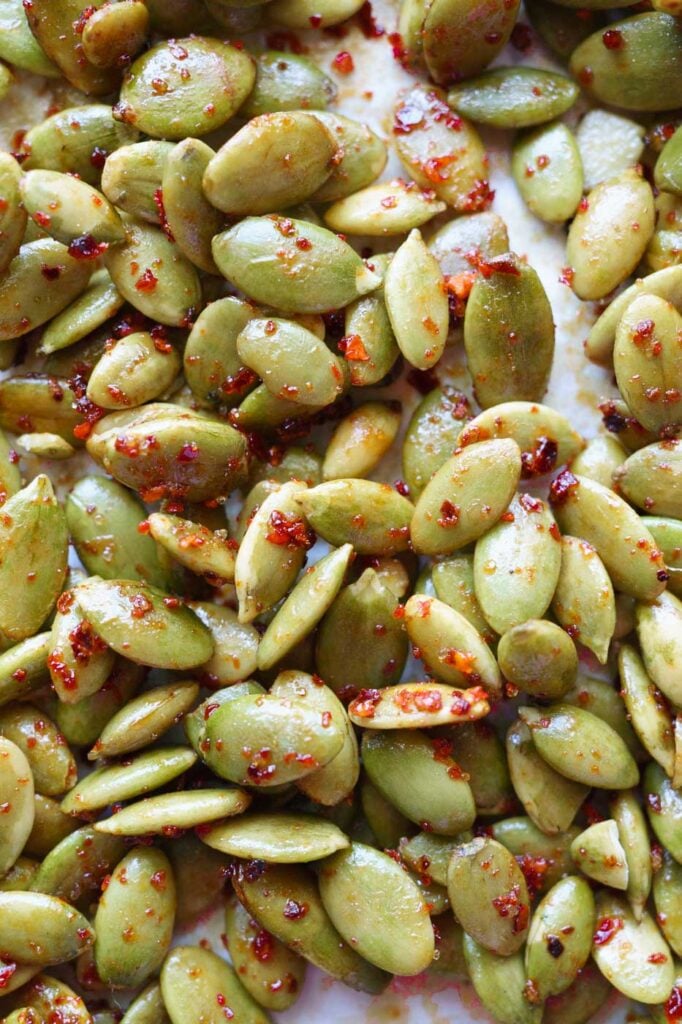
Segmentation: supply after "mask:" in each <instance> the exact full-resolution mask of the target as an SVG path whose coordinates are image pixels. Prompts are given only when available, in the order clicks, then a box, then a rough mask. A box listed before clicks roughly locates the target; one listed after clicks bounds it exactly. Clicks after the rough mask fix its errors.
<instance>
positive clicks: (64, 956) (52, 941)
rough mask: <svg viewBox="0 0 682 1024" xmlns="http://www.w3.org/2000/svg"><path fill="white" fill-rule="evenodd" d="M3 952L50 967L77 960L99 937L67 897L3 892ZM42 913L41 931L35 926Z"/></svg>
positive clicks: (0, 902) (0, 904) (0, 906)
mask: <svg viewBox="0 0 682 1024" xmlns="http://www.w3.org/2000/svg"><path fill="white" fill-rule="evenodd" d="M0 913H1V914H2V927H3V935H2V944H3V955H4V956H6V957H8V958H9V959H13V960H14V961H15V962H16V961H18V962H20V963H22V964H26V965H30V964H36V965H39V966H40V967H48V966H49V965H50V964H59V963H64V962H65V961H67V960H73V959H74V958H75V957H77V956H78V954H79V953H82V952H83V950H84V949H86V948H87V947H88V946H90V945H91V944H92V942H93V939H94V937H95V935H94V932H93V931H92V929H91V928H90V925H89V923H88V921H87V919H86V918H85V917H83V915H82V914H80V913H79V912H78V911H77V910H74V908H73V907H71V906H69V904H68V903H65V902H64V901H63V900H60V899H57V898H56V897H54V896H46V895H44V894H43V893H38V892H0ZM36 915H39V918H38V919H39V920H40V933H39V934H38V935H36V933H35V930H34V926H35V921H36V919H37V917H36Z"/></svg>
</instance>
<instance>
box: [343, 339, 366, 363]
mask: <svg viewBox="0 0 682 1024" xmlns="http://www.w3.org/2000/svg"><path fill="white" fill-rule="evenodd" d="M338 349H339V352H341V353H342V354H343V355H344V356H345V358H346V359H348V360H349V361H350V362H353V363H368V362H369V355H368V354H367V349H366V348H365V346H364V344H363V341H362V338H361V337H360V335H359V334H346V335H344V337H343V338H341V340H340V341H339V343H338Z"/></svg>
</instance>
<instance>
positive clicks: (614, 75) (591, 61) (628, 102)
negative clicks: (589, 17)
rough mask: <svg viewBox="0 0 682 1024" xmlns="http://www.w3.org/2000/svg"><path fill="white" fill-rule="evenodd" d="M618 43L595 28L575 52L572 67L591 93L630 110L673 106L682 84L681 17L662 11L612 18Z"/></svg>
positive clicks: (600, 99)
mask: <svg viewBox="0 0 682 1024" xmlns="http://www.w3.org/2000/svg"><path fill="white" fill-rule="evenodd" d="M609 29H610V31H612V32H617V33H618V36H617V37H615V38H616V39H617V40H618V46H617V48H616V49H611V50H609V49H608V48H607V47H606V46H605V45H604V43H603V40H602V33H601V32H595V33H594V34H593V35H591V36H589V37H588V38H587V39H586V40H585V41H584V42H582V43H581V44H580V46H578V47H577V48H576V49H575V50H574V52H573V54H572V56H571V72H572V73H573V75H575V77H576V78H577V79H578V81H579V82H580V84H581V85H582V86H583V88H584V89H585V91H586V92H587V94H588V95H589V96H591V97H594V98H595V99H597V100H598V101H600V102H601V103H606V104H611V103H612V104H613V105H614V106H618V107H623V108H625V110H661V109H663V110H666V109H667V110H670V109H672V108H673V107H674V106H675V105H676V102H675V100H674V96H675V93H676V91H677V90H679V88H680V85H681V84H682V39H680V37H679V32H678V25H677V23H676V20H675V19H674V18H672V17H670V15H668V14H660V13H659V12H657V11H653V12H650V13H647V14H645V15H642V14H637V15H635V16H634V17H632V18H626V19H625V20H624V21H616V22H611V23H610V24H609Z"/></svg>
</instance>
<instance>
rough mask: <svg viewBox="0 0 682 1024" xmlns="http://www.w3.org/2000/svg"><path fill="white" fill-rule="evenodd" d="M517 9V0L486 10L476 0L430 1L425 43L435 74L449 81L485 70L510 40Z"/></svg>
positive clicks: (493, 5)
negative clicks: (454, 1)
mask: <svg viewBox="0 0 682 1024" xmlns="http://www.w3.org/2000/svg"><path fill="white" fill-rule="evenodd" d="M517 11H518V5H517V4H516V3H514V2H508V3H500V2H496V3H494V4H492V5H491V6H490V7H489V8H487V9H486V10H483V9H482V8H481V7H480V6H479V5H478V4H477V3H476V2H475V0H466V2H465V3H453V2H452V0H437V2H435V3H433V4H429V5H426V6H425V9H424V13H425V19H424V23H423V31H422V34H423V39H422V42H421V45H422V46H423V50H424V60H425V61H426V66H427V68H428V70H429V74H430V75H431V77H432V78H433V79H434V80H435V81H436V82H439V83H440V84H443V85H447V84H448V83H449V82H452V81H459V80H460V79H461V78H470V77H471V76H472V75H476V74H478V73H479V72H480V71H483V69H484V68H485V67H486V66H487V65H488V64H489V63H490V62H491V61H492V60H493V59H494V57H496V56H497V54H498V53H499V52H500V50H501V49H502V48H503V47H504V46H505V44H506V43H507V41H508V39H509V36H510V33H511V31H512V28H513V26H514V22H515V20H516V15H517Z"/></svg>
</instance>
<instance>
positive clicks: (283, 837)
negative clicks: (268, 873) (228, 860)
mask: <svg viewBox="0 0 682 1024" xmlns="http://www.w3.org/2000/svg"><path fill="white" fill-rule="evenodd" d="M202 839H203V841H204V842H205V843H207V844H208V846H210V847H212V848H213V849H214V850H220V852H221V853H228V854H230V855H231V856H233V857H241V858H243V859H245V860H264V861H267V862H268V863H271V864H303V863H306V862H307V861H312V860H320V859H322V858H323V857H327V856H328V855H329V854H331V853H334V852H335V851H336V850H342V849H345V847H347V846H349V845H350V844H349V842H348V838H347V837H346V836H344V834H343V832H341V830H340V829H338V828H337V827H336V825H334V824H333V823H332V822H331V821H325V820H324V819H318V818H314V817H312V816H311V815H304V814H287V813H277V814H267V813H263V814H247V815H243V816H240V817H239V818H238V819H236V820H235V821H229V822H224V823H223V824H221V825H217V826H215V827H213V828H212V829H211V830H210V831H209V832H206V833H205V834H203V835H202Z"/></svg>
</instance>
